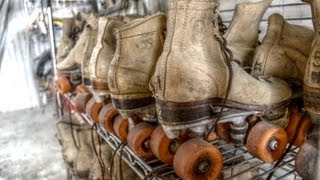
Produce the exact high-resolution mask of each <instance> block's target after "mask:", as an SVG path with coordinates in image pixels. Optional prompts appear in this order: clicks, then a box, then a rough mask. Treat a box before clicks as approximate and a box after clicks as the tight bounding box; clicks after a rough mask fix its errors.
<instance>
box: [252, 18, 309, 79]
mask: <svg viewBox="0 0 320 180" xmlns="http://www.w3.org/2000/svg"><path fill="white" fill-rule="evenodd" d="M313 37H314V33H313V31H312V30H311V29H309V28H307V27H303V26H299V25H293V24H289V23H288V22H287V21H286V20H285V19H284V18H283V17H282V16H281V15H280V14H273V15H271V16H270V17H269V20H268V30H267V34H266V36H265V37H264V39H263V41H262V44H261V45H260V46H259V47H258V48H257V50H256V52H255V56H254V63H253V66H252V72H251V74H252V75H253V76H255V77H258V76H265V75H266V76H274V77H278V78H282V79H287V80H291V79H292V80H294V79H295V80H298V81H300V82H301V83H300V84H301V85H302V81H303V78H304V74H305V70H306V65H307V60H308V56H309V52H310V49H311V44H312V40H313Z"/></svg>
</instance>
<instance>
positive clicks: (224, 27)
mask: <svg viewBox="0 0 320 180" xmlns="http://www.w3.org/2000/svg"><path fill="white" fill-rule="evenodd" d="M218 25H219V32H220V33H221V34H224V33H225V32H226V31H227V29H228V28H227V26H226V25H225V24H224V23H223V21H222V18H221V16H220V15H219V16H218Z"/></svg>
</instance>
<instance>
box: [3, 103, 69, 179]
mask: <svg viewBox="0 0 320 180" xmlns="http://www.w3.org/2000/svg"><path fill="white" fill-rule="evenodd" d="M53 114H54V108H53V106H52V105H48V106H46V107H43V108H41V109H33V110H24V111H18V112H11V113H6V114H3V113H2V114H1V113H0V180H3V179H5V180H7V179H8V180H10V179H14V180H19V179H23V180H26V179H27V180H28V179H33V180H34V179H41V180H46V179H48V180H51V179H52V180H53V179H54V180H56V179H67V175H66V169H65V164H64V162H63V159H62V155H61V148H60V145H59V143H58V140H57V138H56V137H55V134H56V132H57V130H56V126H55V123H56V122H57V120H56V118H55V117H54V116H53Z"/></svg>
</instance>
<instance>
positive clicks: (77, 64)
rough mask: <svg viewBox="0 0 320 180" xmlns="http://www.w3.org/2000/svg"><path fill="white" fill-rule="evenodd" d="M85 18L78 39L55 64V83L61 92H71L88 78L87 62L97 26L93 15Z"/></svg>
mask: <svg viewBox="0 0 320 180" xmlns="http://www.w3.org/2000/svg"><path fill="white" fill-rule="evenodd" d="M85 19H86V25H85V27H84V30H83V32H82V33H81V34H80V37H79V40H78V41H77V43H76V44H75V46H74V47H73V48H72V50H71V51H70V53H69V54H68V56H67V57H66V58H65V59H64V60H63V61H61V62H59V63H58V64H57V68H58V71H59V78H58V80H57V82H56V84H57V87H58V89H59V91H60V92H61V93H62V94H65V93H67V92H71V91H72V90H74V89H75V88H76V86H77V85H79V84H81V83H82V82H83V81H84V83H85V84H86V82H87V81H88V80H87V79H89V77H88V74H89V73H88V63H89V60H90V56H91V53H92V50H93V47H94V44H95V42H96V35H97V28H98V27H97V19H96V17H95V16H94V15H89V16H86V17H85ZM75 79H76V81H75Z"/></svg>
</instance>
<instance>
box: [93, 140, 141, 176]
mask: <svg viewBox="0 0 320 180" xmlns="http://www.w3.org/2000/svg"><path fill="white" fill-rule="evenodd" d="M100 149H101V158H102V163H103V164H101V163H100V162H99V160H98V158H97V157H95V162H94V165H93V167H92V169H91V171H90V175H89V179H90V180H108V179H111V175H110V167H111V163H112V162H111V159H112V155H113V151H112V148H111V147H110V146H109V145H108V144H106V143H103V144H101V146H100V147H99V145H98V144H96V150H97V151H98V152H99V150H100ZM119 163H120V156H119V155H116V157H115V159H114V161H113V174H112V176H113V178H112V179H121V178H120V174H121V173H122V177H123V179H130V180H135V179H139V178H138V176H137V175H136V174H135V173H134V172H133V171H132V169H131V168H130V167H129V166H128V165H127V164H126V163H125V162H124V161H122V169H120V164H119ZM102 166H104V167H102ZM102 168H104V171H102Z"/></svg>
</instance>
